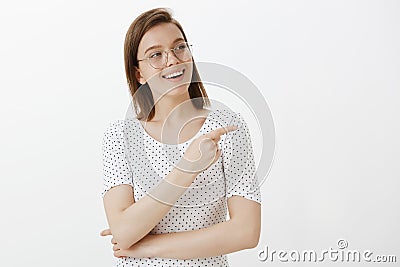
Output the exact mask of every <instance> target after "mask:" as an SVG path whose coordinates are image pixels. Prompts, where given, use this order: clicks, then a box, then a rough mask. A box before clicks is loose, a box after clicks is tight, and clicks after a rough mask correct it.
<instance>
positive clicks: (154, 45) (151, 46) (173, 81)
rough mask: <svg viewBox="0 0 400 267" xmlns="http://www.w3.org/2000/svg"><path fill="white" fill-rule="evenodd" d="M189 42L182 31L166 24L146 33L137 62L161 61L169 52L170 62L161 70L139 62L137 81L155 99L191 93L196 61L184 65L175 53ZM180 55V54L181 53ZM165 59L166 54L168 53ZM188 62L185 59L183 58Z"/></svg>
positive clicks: (139, 49) (148, 63) (184, 62)
mask: <svg viewBox="0 0 400 267" xmlns="http://www.w3.org/2000/svg"><path fill="white" fill-rule="evenodd" d="M184 42H185V40H184V38H183V35H182V33H181V31H180V30H179V28H178V27H177V26H176V25H175V24H173V23H162V24H159V25H157V26H154V27H152V28H151V29H150V30H149V31H148V32H146V33H145V34H144V36H143V38H142V40H141V41H140V43H139V47H138V53H137V59H138V60H141V59H145V58H148V57H149V56H151V57H157V56H160V55H163V53H164V51H168V53H167V54H168V56H167V61H166V64H165V65H164V66H161V68H160V69H155V68H154V67H153V66H151V65H150V60H143V61H139V64H138V66H139V68H137V69H136V78H137V79H138V81H139V82H140V83H141V84H144V83H146V82H147V83H148V85H149V86H150V88H151V90H152V93H153V96H155V97H159V96H161V95H164V94H165V93H167V94H166V95H165V96H176V95H181V94H184V93H187V90H188V87H189V85H190V81H191V79H192V70H193V64H192V57H191V56H190V57H189V58H186V60H185V61H182V60H181V59H179V58H178V57H176V56H175V54H174V52H173V51H172V50H171V49H173V48H175V47H177V45H179V46H178V48H181V47H184V45H183V46H182V45H180V44H182V43H184ZM177 53H178V54H179V52H177ZM164 56H165V53H164ZM182 58H184V57H182Z"/></svg>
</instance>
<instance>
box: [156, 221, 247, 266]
mask: <svg viewBox="0 0 400 267" xmlns="http://www.w3.org/2000/svg"><path fill="white" fill-rule="evenodd" d="M247 229H248V228H246V227H242V225H240V224H239V223H238V222H235V221H233V220H229V221H226V222H222V223H219V224H215V225H213V226H210V227H208V228H202V229H199V230H193V231H186V232H176V233H168V234H159V235H153V236H152V238H151V245H152V247H153V252H152V253H153V255H152V256H153V257H161V258H174V259H194V258H204V257H212V256H219V255H224V254H229V253H232V252H235V251H239V250H243V249H247V248H251V247H254V245H253V244H252V240H251V233H248V231H247Z"/></svg>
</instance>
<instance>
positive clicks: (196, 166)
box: [177, 126, 238, 174]
mask: <svg viewBox="0 0 400 267" xmlns="http://www.w3.org/2000/svg"><path fill="white" fill-rule="evenodd" d="M237 129H238V127H237V126H227V127H222V128H218V129H216V130H213V131H211V132H209V133H206V134H203V135H201V136H199V137H197V138H196V139H194V140H193V141H192V143H190V145H189V146H188V148H187V149H186V151H185V153H184V155H183V158H182V159H181V160H180V162H179V163H178V165H177V167H178V168H179V169H180V170H182V171H187V172H191V173H196V174H198V173H200V172H202V171H204V170H206V169H207V168H208V167H210V166H211V165H213V164H214V163H215V162H216V161H217V160H218V158H219V156H220V155H221V150H220V149H219V147H218V142H219V140H220V139H221V135H223V134H226V133H229V132H231V131H235V130H237Z"/></svg>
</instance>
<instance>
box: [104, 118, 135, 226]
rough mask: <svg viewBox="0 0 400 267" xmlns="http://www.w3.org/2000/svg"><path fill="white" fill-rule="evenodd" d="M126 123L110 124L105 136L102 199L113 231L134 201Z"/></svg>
mask: <svg viewBox="0 0 400 267" xmlns="http://www.w3.org/2000/svg"><path fill="white" fill-rule="evenodd" d="M123 126H124V122H123V121H116V122H113V123H111V124H110V126H109V127H108V128H107V130H106V131H105V133H104V136H103V146H102V148H103V185H104V186H103V190H102V193H101V195H102V197H103V203H104V208H105V211H106V216H107V221H108V224H109V226H110V228H111V230H113V228H115V227H116V225H117V222H118V221H119V217H120V216H121V215H122V212H123V211H124V210H125V209H126V208H128V207H129V206H131V205H132V204H133V203H134V202H135V201H134V195H133V186H134V185H133V179H132V172H131V169H130V166H129V164H128V162H127V160H126V157H125V148H124V131H123V129H124V127H123Z"/></svg>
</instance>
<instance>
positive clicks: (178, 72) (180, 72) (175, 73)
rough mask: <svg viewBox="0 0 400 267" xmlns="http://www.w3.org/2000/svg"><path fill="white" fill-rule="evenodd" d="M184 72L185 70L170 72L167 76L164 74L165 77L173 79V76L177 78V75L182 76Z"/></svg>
mask: <svg viewBox="0 0 400 267" xmlns="http://www.w3.org/2000/svg"><path fill="white" fill-rule="evenodd" d="M182 74H183V70H181V71H177V72H174V73H171V74H168V75H167V76H164V78H167V79H171V78H175V77H177V76H180V75H182Z"/></svg>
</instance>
